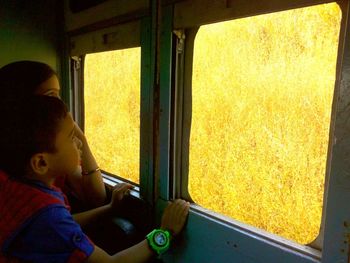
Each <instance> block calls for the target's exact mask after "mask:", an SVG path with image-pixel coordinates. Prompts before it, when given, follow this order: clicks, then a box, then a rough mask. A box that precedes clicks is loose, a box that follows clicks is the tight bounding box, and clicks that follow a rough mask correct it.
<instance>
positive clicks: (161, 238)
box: [154, 232, 167, 246]
mask: <svg viewBox="0 0 350 263" xmlns="http://www.w3.org/2000/svg"><path fill="white" fill-rule="evenodd" d="M154 242H155V243H156V244H157V245H158V246H164V245H165V244H166V242H167V237H166V236H165V234H164V233H162V232H158V233H156V234H155V235H154Z"/></svg>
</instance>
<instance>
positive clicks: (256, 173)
mask: <svg viewBox="0 0 350 263" xmlns="http://www.w3.org/2000/svg"><path fill="white" fill-rule="evenodd" d="M340 18H341V12H340V9H339V7H338V5H337V4H327V5H320V6H315V7H310V8H304V9H297V10H290V11H285V12H279V13H274V14H268V15H262V16H256V17H250V18H244V19H239V20H235V21H229V22H222V23H217V24H212V25H208V26H203V27H201V28H200V30H199V31H198V33H197V36H196V40H195V48H194V62H193V81H192V85H193V86H192V90H193V92H192V96H193V99H192V101H193V106H192V108H193V112H192V127H191V138H190V161H189V163H190V164H189V165H190V172H189V178H190V180H189V192H190V195H191V197H192V198H193V200H194V201H195V202H196V203H198V204H201V205H202V206H204V207H206V208H209V209H212V210H214V211H216V212H219V213H222V214H224V215H227V216H229V217H232V218H235V219H238V220H240V221H242V222H245V223H248V224H250V225H253V226H256V227H259V228H262V229H265V230H267V231H269V232H272V233H275V234H278V235H281V236H283V237H286V238H288V239H291V240H295V241H297V242H299V243H308V242H311V241H312V240H313V239H314V238H315V237H316V236H317V234H318V231H319V226H320V219H321V213H322V201H323V191H324V178H325V177H324V176H325V166H326V158H327V149H328V140H329V126H330V114H331V105H332V99H333V90H334V81H335V69H336V58H337V48H338V34H339V26H340Z"/></svg>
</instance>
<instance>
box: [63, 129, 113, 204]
mask: <svg viewBox="0 0 350 263" xmlns="http://www.w3.org/2000/svg"><path fill="white" fill-rule="evenodd" d="M75 127H76V129H75V135H76V136H77V137H78V138H79V139H80V141H81V142H82V147H81V151H82V154H81V167H82V171H83V175H78V176H77V175H75V176H74V175H71V176H68V177H67V181H68V185H69V186H70V187H71V188H72V190H73V191H74V192H75V193H77V194H78V196H79V197H80V198H81V199H82V200H84V201H86V202H87V204H89V205H90V206H92V207H98V206H101V205H104V204H105V202H106V189H105V185H104V183H103V180H102V174H101V172H100V171H99V170H97V171H95V170H96V168H98V164H97V162H96V160H95V157H94V156H93V154H92V152H91V150H90V147H89V144H88V142H87V139H86V137H85V135H84V133H83V132H82V131H81V129H80V128H79V126H78V125H77V124H75ZM91 171H92V172H91ZM89 172H91V173H89ZM84 173H89V174H87V175H84Z"/></svg>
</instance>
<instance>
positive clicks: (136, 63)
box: [84, 47, 141, 184]
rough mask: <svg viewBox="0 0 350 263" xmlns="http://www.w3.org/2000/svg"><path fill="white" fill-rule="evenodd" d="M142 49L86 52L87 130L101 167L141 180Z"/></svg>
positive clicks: (110, 171) (85, 98)
mask: <svg viewBox="0 0 350 263" xmlns="http://www.w3.org/2000/svg"><path fill="white" fill-rule="evenodd" d="M140 56H141V48H140V47H137V48H128V49H123V50H116V51H108V52H101V53H94V54H89V55H86V57H85V65H84V102H85V133H86V136H87V138H88V140H89V142H90V146H91V148H92V151H93V153H94V154H95V157H96V159H97V161H98V163H99V165H100V167H101V168H102V169H103V170H104V171H106V172H108V173H110V174H114V175H118V176H120V177H122V178H124V179H127V180H129V181H132V182H135V183H137V184H138V183H139V152H140V151H139V148H140V61H141V57H140Z"/></svg>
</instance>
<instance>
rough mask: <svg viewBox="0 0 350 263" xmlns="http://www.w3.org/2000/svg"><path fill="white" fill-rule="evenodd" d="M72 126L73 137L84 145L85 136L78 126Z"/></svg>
mask: <svg viewBox="0 0 350 263" xmlns="http://www.w3.org/2000/svg"><path fill="white" fill-rule="evenodd" d="M74 125H75V128H74V132H75V136H76V137H77V138H78V139H79V140H81V141H82V142H83V143H84V142H85V141H86V137H85V134H84V133H83V131H82V130H81V129H80V127H79V125H78V124H77V123H76V122H74Z"/></svg>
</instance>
